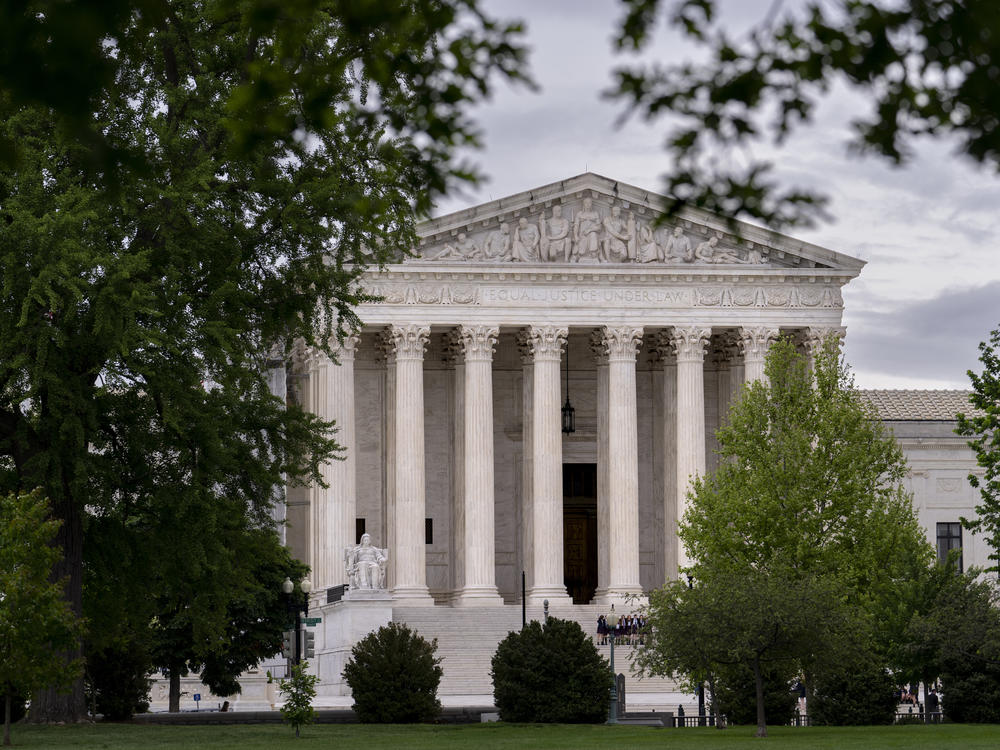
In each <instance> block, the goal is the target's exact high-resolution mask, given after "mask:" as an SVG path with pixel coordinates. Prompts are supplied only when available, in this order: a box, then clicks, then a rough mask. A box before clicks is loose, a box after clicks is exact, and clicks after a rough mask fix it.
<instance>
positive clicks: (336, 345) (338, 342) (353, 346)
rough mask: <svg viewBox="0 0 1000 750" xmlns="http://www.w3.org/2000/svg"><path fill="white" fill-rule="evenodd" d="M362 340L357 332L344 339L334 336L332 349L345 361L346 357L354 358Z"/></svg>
mask: <svg viewBox="0 0 1000 750" xmlns="http://www.w3.org/2000/svg"><path fill="white" fill-rule="evenodd" d="M360 341H361V336H360V335H359V334H357V333H349V334H347V335H346V336H344V338H343V339H338V338H337V337H336V336H334V337H333V338H332V339H330V350H331V351H332V352H333V355H334V356H335V357H336V358H337V360H338V361H341V362H343V361H344V360H345V359H349V360H353V359H354V355H355V353H356V352H357V350H358V343H360Z"/></svg>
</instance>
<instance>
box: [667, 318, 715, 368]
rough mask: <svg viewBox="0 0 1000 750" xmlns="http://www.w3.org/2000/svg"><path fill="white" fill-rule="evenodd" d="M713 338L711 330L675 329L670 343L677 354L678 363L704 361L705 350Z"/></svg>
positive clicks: (689, 327) (695, 328) (694, 328)
mask: <svg viewBox="0 0 1000 750" xmlns="http://www.w3.org/2000/svg"><path fill="white" fill-rule="evenodd" d="M711 337H712V329H711V328H702V327H700V326H688V327H684V328H674V329H673V331H672V332H671V336H670V342H671V344H672V345H673V347H674V351H675V352H676V353H677V361H678V362H702V361H704V359H705V350H706V349H707V348H708V342H709V339H711Z"/></svg>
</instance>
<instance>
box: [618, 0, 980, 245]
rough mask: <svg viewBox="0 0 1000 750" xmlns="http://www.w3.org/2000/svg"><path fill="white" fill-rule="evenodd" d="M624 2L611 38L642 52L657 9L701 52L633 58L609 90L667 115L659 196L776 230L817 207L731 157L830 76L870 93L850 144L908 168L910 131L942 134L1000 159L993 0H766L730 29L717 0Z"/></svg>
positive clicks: (759, 163)
mask: <svg viewBox="0 0 1000 750" xmlns="http://www.w3.org/2000/svg"><path fill="white" fill-rule="evenodd" d="M625 5H626V8H627V12H626V15H625V20H624V22H623V23H622V27H621V29H620V31H619V34H618V44H619V46H620V47H622V48H624V49H626V50H629V51H631V50H644V51H648V50H649V49H650V48H652V47H653V45H654V44H656V42H657V41H662V40H658V39H657V35H656V33H655V32H656V31H657V30H658V27H659V26H660V25H661V23H662V21H663V20H664V17H666V21H667V22H668V23H669V24H670V25H672V26H674V27H675V28H676V29H677V30H679V31H680V33H682V34H683V35H684V36H685V37H687V39H688V40H689V41H691V42H693V43H695V44H698V45H700V46H701V47H702V49H701V50H700V52H702V53H704V54H702V55H699V59H698V62H691V61H685V62H680V63H676V64H671V65H663V64H659V63H657V62H656V61H655V60H650V59H649V57H650V56H649V55H643V56H641V57H639V58H638V59H637V61H633V60H629V61H628V62H626V63H625V64H624V65H622V66H621V67H620V68H619V69H618V70H616V71H615V77H616V82H615V85H614V87H613V90H612V91H611V95H612V96H615V97H617V98H619V99H622V100H624V101H625V102H627V103H628V105H629V106H630V107H631V109H633V110H634V111H635V112H636V113H637V114H639V115H640V116H646V117H651V118H655V117H657V116H665V115H666V116H667V117H666V119H667V120H668V121H669V123H670V127H671V130H670V132H669V133H668V134H667V137H666V144H667V149H668V151H669V153H670V156H671V159H670V160H671V162H672V164H673V167H672V171H671V172H670V173H669V174H668V175H667V178H666V183H667V193H668V195H673V196H676V197H677V198H678V199H681V201H687V202H688V203H691V204H694V205H697V206H700V207H702V208H706V209H708V210H710V211H714V212H718V213H722V214H726V215H729V216H736V215H739V214H745V215H748V216H750V217H754V218H757V219H760V220H762V221H763V222H764V223H765V224H768V225H771V226H775V227H778V226H779V225H782V224H784V225H795V224H803V223H805V224H808V223H811V221H812V220H814V219H815V218H816V217H818V216H823V215H824V214H823V206H824V204H825V201H826V199H825V197H824V196H822V195H820V194H818V193H817V192H815V191H813V190H809V189H802V188H798V187H796V186H783V185H781V184H780V183H779V182H778V180H777V179H776V178H775V177H774V175H773V164H772V163H771V162H770V161H766V160H762V159H752V160H751V161H750V162H749V163H747V160H746V159H744V158H737V157H736V156H735V154H737V153H738V154H740V155H743V154H746V153H748V152H750V153H752V152H753V151H754V149H755V147H756V146H758V145H761V144H767V145H770V144H775V145H779V146H780V145H782V144H783V143H784V142H785V140H786V139H787V138H788V137H789V136H790V135H791V134H793V133H794V132H795V131H796V130H797V129H798V128H799V127H803V126H808V124H809V123H810V122H811V121H812V120H813V119H814V118H815V117H816V115H817V113H818V112H819V111H821V110H820V108H819V107H818V104H819V103H820V101H821V100H822V99H824V98H825V97H826V96H827V95H828V93H829V91H830V89H831V87H832V84H833V83H835V82H836V83H837V84H838V85H843V86H847V87H848V88H849V89H852V90H854V91H857V92H858V93H860V94H862V95H863V96H865V97H866V99H867V100H868V101H869V102H870V110H869V112H867V113H866V114H865V115H864V116H862V117H860V118H858V119H857V120H855V121H854V122H852V123H851V124H852V130H851V137H850V138H849V140H848V141H847V144H845V145H846V146H847V147H848V148H849V149H850V150H852V151H854V152H855V153H860V154H864V155H875V156H877V157H880V158H882V159H884V160H886V161H888V162H889V163H892V164H904V163H906V162H907V161H909V159H910V158H911V156H912V153H913V151H912V145H913V142H914V141H917V140H919V139H926V138H946V137H947V138H948V139H949V142H953V143H954V144H955V145H956V148H957V149H958V150H959V151H960V152H961V153H962V154H964V155H965V156H968V157H971V158H972V159H973V160H974V161H976V162H980V163H982V164H984V165H985V166H986V167H987V168H990V169H994V170H995V169H996V167H997V165H998V163H1000V127H998V125H997V122H998V121H997V113H998V112H1000V89H998V87H997V85H996V84H997V80H996V70H997V67H998V66H1000V34H998V33H997V30H998V29H1000V4H998V3H996V2H995V0H963V1H962V2H955V1H954V0H899V2H860V1H857V0H827V1H826V2H810V3H808V4H805V3H780V2H775V3H769V4H768V6H769V8H770V11H769V12H768V13H767V14H766V15H765V14H763V13H762V14H761V16H760V20H759V21H758V22H757V23H756V24H754V26H753V27H752V30H751V33H745V34H739V35H735V34H734V33H732V31H731V30H729V29H726V28H725V22H726V20H727V16H726V15H725V14H718V13H716V10H717V8H718V6H719V3H718V2H717V0H625ZM761 7H763V6H761ZM904 66H905V70H906V74H905V75H903V74H901V73H900V71H901V70H903V67H904ZM762 150H764V149H762ZM673 208H674V209H677V208H679V205H676V204H675V205H674V206H673Z"/></svg>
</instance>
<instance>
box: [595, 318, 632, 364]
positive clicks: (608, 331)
mask: <svg viewBox="0 0 1000 750" xmlns="http://www.w3.org/2000/svg"><path fill="white" fill-rule="evenodd" d="M600 333H601V344H602V346H603V347H604V350H605V351H606V352H607V357H608V361H612V362H613V361H621V360H625V361H628V362H634V361H635V355H636V352H637V351H638V350H639V345H640V344H641V343H642V329H641V328H636V327H635V326H604V327H603V328H601V331H600Z"/></svg>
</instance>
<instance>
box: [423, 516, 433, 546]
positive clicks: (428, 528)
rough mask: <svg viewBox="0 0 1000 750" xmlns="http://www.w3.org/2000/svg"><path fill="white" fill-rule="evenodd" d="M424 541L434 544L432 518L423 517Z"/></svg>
mask: <svg viewBox="0 0 1000 750" xmlns="http://www.w3.org/2000/svg"><path fill="white" fill-rule="evenodd" d="M424 543H425V544H434V519H433V518H425V519H424Z"/></svg>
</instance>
